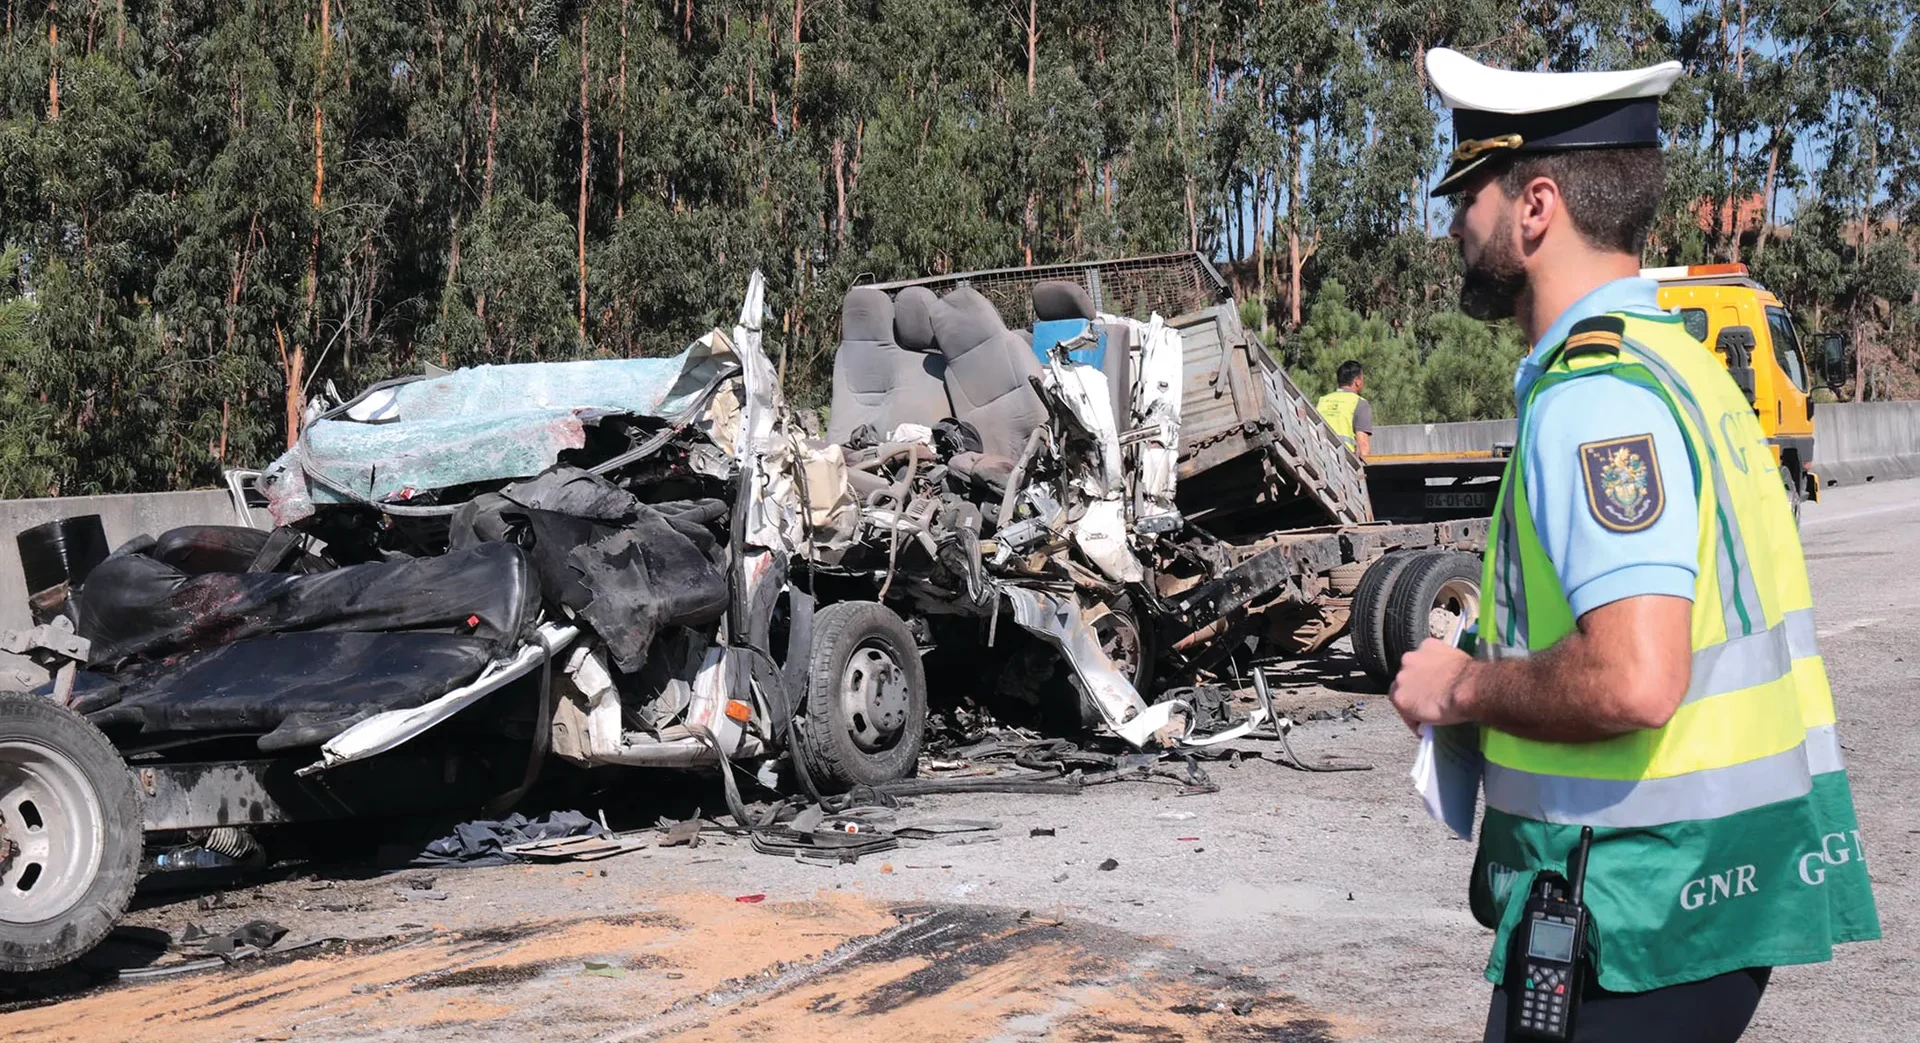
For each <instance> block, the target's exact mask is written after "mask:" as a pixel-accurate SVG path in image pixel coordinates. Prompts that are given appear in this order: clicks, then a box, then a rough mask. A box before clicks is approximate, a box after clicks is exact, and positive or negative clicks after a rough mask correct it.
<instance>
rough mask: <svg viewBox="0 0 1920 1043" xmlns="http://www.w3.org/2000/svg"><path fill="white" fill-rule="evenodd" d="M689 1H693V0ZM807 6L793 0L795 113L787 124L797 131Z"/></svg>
mask: <svg viewBox="0 0 1920 1043" xmlns="http://www.w3.org/2000/svg"><path fill="white" fill-rule="evenodd" d="M687 2H688V3H692V2H693V0H687ZM806 7H807V0H793V82H792V83H791V84H788V86H787V90H788V92H789V93H790V94H791V95H792V97H793V114H792V115H791V116H789V117H788V119H787V126H788V127H789V128H791V129H792V130H793V131H795V132H798V131H799V130H800V20H801V18H803V17H804V15H805V11H806ZM767 96H768V97H772V96H773V87H772V85H771V84H769V85H768V87H767ZM774 129H775V130H779V129H780V121H779V119H778V118H777V117H776V118H775V119H774Z"/></svg>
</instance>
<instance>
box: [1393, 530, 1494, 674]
mask: <svg viewBox="0 0 1920 1043" xmlns="http://www.w3.org/2000/svg"><path fill="white" fill-rule="evenodd" d="M1479 613H1480V559H1479V558H1476V557H1474V556H1473V555H1471V554H1462V553H1460V552H1459V551H1451V550H1448V551H1431V552H1428V553H1426V554H1423V555H1421V556H1419V557H1418V558H1416V559H1414V561H1412V562H1411V563H1410V564H1409V565H1408V566H1407V568H1406V570H1405V571H1403V572H1401V573H1400V575H1399V576H1398V577H1396V578H1395V579H1394V582H1393V584H1392V590H1391V591H1390V592H1389V593H1388V595H1387V615H1386V627H1385V637H1386V650H1387V662H1386V667H1387V677H1388V679H1389V680H1391V679H1392V677H1393V675H1394V674H1397V673H1399V672H1400V659H1401V657H1402V656H1405V655H1406V654H1407V653H1408V652H1411V651H1413V650H1414V649H1416V648H1419V647H1420V642H1422V641H1425V640H1426V639H1427V638H1429V637H1438V638H1442V639H1444V638H1445V637H1447V635H1448V634H1449V633H1450V632H1451V631H1452V629H1453V627H1454V625H1455V624H1456V622H1459V621H1460V619H1459V617H1465V618H1464V622H1465V624H1466V625H1469V626H1471V625H1472V624H1473V623H1474V622H1475V621H1477V619H1478V617H1479Z"/></svg>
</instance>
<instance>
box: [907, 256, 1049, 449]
mask: <svg viewBox="0 0 1920 1043" xmlns="http://www.w3.org/2000/svg"><path fill="white" fill-rule="evenodd" d="M904 295H905V294H904V293H903V294H902V296H904ZM932 312H933V334H934V340H935V342H936V343H938V344H939V346H940V353H941V354H942V355H944V356H945V357H946V360H947V397H948V398H950V399H952V401H953V414H954V416H955V417H957V418H958V419H959V420H960V421H961V422H962V423H967V424H971V425H973V427H974V429H975V430H977V431H978V432H980V443H981V447H982V449H983V451H984V452H985V454H986V455H987V456H998V457H1004V458H1005V459H1006V460H1008V461H1009V463H1011V462H1012V461H1014V460H1016V459H1018V457H1019V456H1020V453H1021V450H1023V449H1024V448H1025V447H1026V444H1027V436H1029V435H1030V434H1032V433H1033V431H1034V429H1036V428H1038V427H1041V426H1043V425H1044V424H1045V423H1046V422H1047V407H1046V403H1044V402H1043V401H1041V398H1040V393H1039V392H1038V391H1036V390H1035V389H1034V387H1033V384H1032V381H1034V380H1038V379H1040V378H1041V376H1042V374H1041V369H1040V360H1039V359H1038V358H1036V357H1035V356H1034V354H1033V349H1032V348H1030V347H1028V346H1027V343H1026V341H1024V340H1022V339H1020V337H1019V336H1018V335H1016V334H1015V333H1014V332H1013V331H1011V330H1009V329H1007V326H1006V323H1004V322H1002V321H1000V313H999V312H998V311H996V310H995V309H994V307H993V302H991V301H989V300H987V298H986V297H984V296H982V295H981V294H980V292H979V291H978V290H975V289H974V288H973V287H971V286H962V287H960V288H959V289H957V290H955V291H953V292H952V293H949V294H947V295H946V297H944V298H942V299H941V300H940V302H939V304H938V306H936V307H935V308H933V309H932Z"/></svg>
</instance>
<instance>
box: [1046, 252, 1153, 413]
mask: <svg viewBox="0 0 1920 1043" xmlns="http://www.w3.org/2000/svg"><path fill="white" fill-rule="evenodd" d="M1032 294H1033V316H1034V318H1035V319H1036V320H1038V321H1039V322H1041V323H1045V324H1048V325H1049V326H1051V327H1052V329H1051V330H1050V331H1049V333H1050V335H1049V336H1048V337H1046V338H1036V339H1044V340H1045V341H1046V342H1047V343H1049V344H1052V343H1057V342H1058V341H1060V340H1066V339H1070V338H1071V337H1073V336H1077V335H1078V334H1079V332H1081V331H1082V330H1085V329H1089V328H1091V329H1093V330H1094V331H1095V332H1097V333H1098V334H1099V335H1100V338H1101V341H1102V345H1103V348H1104V355H1103V357H1102V359H1101V361H1100V371H1101V372H1102V373H1104V374H1105V375H1106V378H1107V390H1108V392H1109V393H1110V395H1111V402H1112V404H1113V422H1114V427H1115V429H1116V432H1124V431H1126V430H1127V429H1128V428H1129V427H1131V426H1133V414H1132V411H1131V409H1130V408H1129V407H1130V404H1131V402H1132V399H1133V368H1132V364H1131V361H1130V359H1129V352H1130V351H1131V349H1132V331H1130V330H1129V329H1128V328H1127V327H1126V326H1124V325H1121V324H1120V323H1117V322H1098V321H1096V320H1095V312H1094V307H1093V298H1092V297H1089V296H1088V295H1087V291H1086V289H1085V288H1084V287H1082V286H1081V285H1080V284H1079V283H1077V282H1071V281H1068V280H1064V279H1043V280H1041V281H1040V282H1036V283H1034V284H1033V290H1032ZM1063 326H1065V327H1066V328H1065V329H1064V330H1063V329H1062V327H1063ZM1075 326H1077V327H1078V328H1074V327H1075Z"/></svg>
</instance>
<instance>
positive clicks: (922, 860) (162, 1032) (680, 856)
mask: <svg viewBox="0 0 1920 1043" xmlns="http://www.w3.org/2000/svg"><path fill="white" fill-rule="evenodd" d="M1826 495H1827V499H1826V501H1825V502H1823V503H1821V504H1818V505H1810V506H1809V507H1808V508H1807V510H1806V515H1805V519H1804V525H1803V529H1804V534H1805V540H1806V546H1807V552H1808V558H1809V563H1810V566H1811V569H1812V573H1813V582H1814V592H1815V611H1816V614H1817V620H1818V624H1817V625H1818V630H1819V636H1820V639H1821V642H1822V650H1823V652H1824V653H1825V655H1826V658H1827V664H1828V669H1829V671H1830V672H1831V674H1832V677H1833V681H1834V690H1835V696H1836V699H1837V701H1838V703H1839V708H1840V728H1841V736H1842V740H1843V746H1844V748H1845V750H1846V752H1847V757H1848V766H1849V770H1850V771H1851V773H1852V780H1853V786H1854V792H1855V796H1856V800H1857V802H1858V806H1859V811H1860V819H1861V829H1862V834H1863V837H1864V840H1865V847H1866V849H1867V852H1868V857H1869V859H1870V865H1871V873H1872V877H1873V880H1874V886H1875V890H1876V894H1877V897H1878V900H1879V906H1880V916H1881V921H1882V924H1883V928H1884V931H1885V935H1886V940H1885V941H1883V942H1880V943H1877V944H1870V945H1857V946H1850V947H1847V948H1845V949H1843V950H1841V951H1840V953H1839V955H1838V956H1837V958H1836V959H1835V960H1834V961H1833V962H1832V963H1829V964H1823V965H1818V966H1811V967H1794V968H1784V969H1782V970H1780V971H1779V972H1778V973H1776V974H1775V976H1774V979H1773V986H1772V988H1771V989H1770V990H1769V991H1768V993H1767V996H1766V998H1765V1000H1764V1002H1763V1003H1762V1005H1761V1007H1760V1012H1759V1015H1758V1018H1757V1020H1756V1022H1755V1024H1754V1026H1753V1027H1752V1029H1750V1031H1749V1032H1748V1035H1747V1038H1748V1039H1750V1040H1755V1041H1798V1040H1806V1039H1822V1040H1831V1041H1878V1040H1904V1039H1909V1038H1911V1037H1912V1027H1911V1026H1912V1020H1913V1017H1914V1015H1915V1013H1916V1010H1920V1003H1917V1002H1916V997H1917V996H1920V986H1916V984H1915V983H1916V982H1917V981H1920V962H1917V961H1916V959H1915V957H1914V955H1913V940H1914V937H1915V926H1916V924H1915V920H1916V909H1917V907H1920V906H1917V903H1916V899H1920V885H1916V881H1915V879H1914V876H1913V871H1912V863H1913V854H1914V848H1915V847H1916V844H1917V843H1920V815H1916V813H1915V812H1916V807H1915V802H1916V796H1915V794H1916V791H1920V778H1916V769H1915V765H1916V759H1917V758H1920V725H1917V724H1916V715H1915V713H1914V709H1913V703H1912V695H1913V693H1914V691H1915V689H1916V681H1920V640H1916V638H1920V564H1917V563H1920V482H1909V483H1902V484H1893V485H1879V486H1874V485H1869V486H1864V487H1859V488H1850V489H1835V490H1829V491H1828V492H1827V494H1826ZM1278 701H1279V703H1280V704H1281V705H1282V706H1284V707H1287V708H1290V709H1294V708H1297V709H1301V710H1305V711H1308V713H1309V714H1310V713H1311V711H1313V710H1315V709H1318V710H1322V711H1330V712H1326V713H1322V714H1321V715H1320V716H1321V717H1322V718H1323V719H1321V720H1309V721H1305V722H1304V723H1303V724H1302V725H1301V727H1300V728H1299V729H1297V730H1296V731H1295V732H1294V737H1293V745H1294V748H1295V749H1296V750H1297V751H1298V752H1299V754H1300V756H1302V757H1304V758H1306V759H1308V760H1309V761H1314V762H1321V761H1323V760H1328V759H1337V760H1338V761H1339V762H1340V763H1345V764H1354V763H1362V762H1365V763H1371V764H1373V765H1375V766H1376V768H1377V770H1373V771H1360V772H1340V773H1324V774H1323V773H1307V772H1302V771H1297V770H1291V769H1289V768H1286V767H1283V766H1281V764H1280V763H1278V762H1279V761H1280V760H1281V759H1282V758H1281V757H1280V754H1279V751H1278V750H1276V749H1274V748H1273V746H1272V744H1269V743H1262V742H1241V743H1236V744H1235V745H1236V747H1237V748H1240V749H1243V750H1246V751H1248V752H1249V753H1252V754H1257V755H1259V759H1251V760H1242V761H1239V762H1237V763H1235V764H1229V763H1222V762H1215V763H1213V764H1210V765H1208V766H1207V767H1208V771H1209V772H1210V773H1211V775H1212V778H1213V780H1214V781H1215V782H1216V783H1218V784H1219V787H1220V789H1219V792H1217V793H1211V794H1204V795H1184V794H1183V792H1182V788H1181V787H1180V786H1179V785H1178V784H1177V783H1175V782H1173V781H1171V780H1160V781H1158V782H1153V783H1131V782H1130V783H1121V784H1115V785H1109V786H1102V787H1096V788H1093V789H1090V790H1089V791H1087V792H1086V793H1084V794H1082V795H1080V796H1036V795H1025V796H1011V795H973V796H949V797H941V798H925V799H920V800H917V801H915V802H913V804H912V806H911V807H910V808H908V809H905V810H903V812H902V816H903V818H904V819H913V820H922V821H925V820H951V819H967V820H983V821H989V822H992V823H995V824H997V828H994V829H990V830H984V831H980V832H975V833H966V834H957V835H953V836H948V837H945V838H943V839H936V840H929V841H923V842H920V843H917V844H915V845H913V846H911V847H909V848H905V849H902V850H899V851H894V852H891V853H888V854H885V855H879V856H872V857H869V858H867V859H863V860H862V861H860V862H859V863H858V864H857V865H849V866H836V867H831V868H828V867H822V866H816V865H810V864H804V863H798V862H793V861H788V860H784V859H780V858H776V857H772V856H767V855H761V854H756V853H754V852H753V851H752V850H751V849H750V848H748V847H747V846H746V845H745V844H744V843H743V842H741V841H738V840H733V839H730V838H724V837H713V836H711V835H709V836H708V837H707V838H706V839H705V842H703V843H702V844H701V845H700V846H697V847H692V848H688V847H673V848H665V847H661V846H659V845H658V844H657V843H655V844H654V845H653V846H651V847H649V848H647V849H645V850H641V851H636V852H633V853H629V854H625V855H621V856H619V857H615V858H611V859H608V860H605V861H599V862H592V863H575V864H562V865H544V866H532V867H529V866H510V867H498V868H484V869H462V870H453V869H440V870H432V871H427V870H407V871H404V872H401V873H392V874H384V875H378V874H373V873H371V872H368V871H363V870H357V869H355V868H354V867H353V866H351V865H346V864H341V865H328V864H326V863H324V862H322V863H319V864H316V865H310V866H307V867H304V868H303V869H301V870H300V871H299V872H296V873H292V874H287V873H282V874H281V875H280V876H279V877H277V878H275V879H272V880H270V881H268V882H265V883H260V884H258V885H249V886H245V887H242V888H240V889H237V890H232V891H228V892H224V893H222V894H221V895H220V896H219V897H217V898H216V897H215V896H214V895H212V894H209V893H207V892H199V893H189V894H184V895H181V894H174V895H167V894H153V895H147V896H145V897H143V898H142V899H141V905H140V907H139V908H138V909H137V910H136V911H135V912H134V913H133V914H131V915H130V916H129V917H128V920H127V923H128V925H129V926H128V927H127V928H125V929H123V930H122V931H121V932H120V934H119V935H118V936H117V937H116V939H115V942H114V943H113V944H110V945H109V946H108V947H107V948H106V949H103V950H102V953H101V954H96V962H97V964H103V963H107V962H112V961H113V960H114V959H116V958H121V959H124V960H125V962H127V963H129V964H133V965H137V964H140V963H142V962H150V961H151V959H152V957H151V955H148V956H146V957H144V958H141V957H138V956H137V955H135V954H137V953H138V952H139V951H141V949H140V947H141V945H142V944H145V940H146V939H148V938H152V937H157V935H154V934H153V933H152V931H153V929H159V930H165V931H168V932H169V933H170V934H173V935H174V936H176V937H177V936H179V935H180V934H181V933H182V932H183V931H184V930H185V929H186V927H187V925H189V924H197V925H201V926H203V927H209V928H213V929H216V930H222V929H227V928H230V927H234V926H238V925H239V924H241V923H243V922H245V921H247V920H249V919H253V918H263V919H271V920H275V921H278V922H280V923H282V924H284V925H286V926H288V927H289V928H290V933H289V934H288V936H287V937H286V938H285V939H284V940H283V941H282V942H281V943H280V944H279V945H278V946H277V947H276V950H275V951H276V952H280V953H286V951H287V950H289V949H290V948H293V947H295V946H298V945H301V944H302V943H309V942H320V944H315V945H312V946H310V947H309V948H306V949H301V950H297V951H294V952H292V953H288V954H285V955H268V956H264V957H257V958H255V959H253V960H249V961H245V962H243V963H241V964H239V965H237V966H235V967H232V968H227V969H218V970H210V971H203V972H199V973H195V974H189V975H183V976H180V977H177V978H172V979H167V980H162V981H153V982H146V983H140V982H121V983H119V984H117V985H100V984H89V983H88V982H87V980H86V979H85V978H82V977H80V976H79V975H77V974H75V975H69V976H67V977H66V978H55V979H46V980H45V981H42V982H39V983H37V984H36V985H35V988H36V989H38V990H39V991H40V992H41V993H44V994H45V995H42V996H40V998H24V999H23V997H28V996H29V995H30V991H22V989H21V988H20V987H18V983H16V985H15V987H14V991H13V992H12V993H11V994H10V996H11V998H12V999H13V1000H14V1001H15V1002H13V1003H12V1004H11V1005H10V1006H6V1007H0V1009H4V1010H6V1011H7V1012H6V1013H4V1014H0V1035H4V1037H5V1038H7V1039H9V1040H14V1041H19V1043H27V1041H40V1040H115V1041H121V1040H126V1041H136V1040H156V1041H157V1040H178V1039H193V1040H196V1041H205V1043H217V1041H221V1040H335V1039H340V1040H399V1039H406V1040H409V1041H417V1043H429V1041H440V1040H463V1039H472V1038H476V1037H478V1036H481V1035H483V1034H484V1035H488V1036H492V1037H494V1038H498V1039H502V1040H505V1039H555V1040H608V1041H611V1040H656V1039H672V1040H736V1039H745V1040H752V1039H769V1040H772V1039H778V1040H782V1041H785V1040H808V1039H826V1038H832V1039H834V1040H836V1041H843V1043H859V1041H866V1040H873V1041H876V1043H878V1041H886V1043H894V1041H898V1040H905V1039H911V1040H916V1041H919V1040H925V1041H946V1040H953V1041H960V1040H993V1041H1015V1040H1040V1039H1047V1040H1069V1041H1082V1040H1083V1041H1093V1040H1142V1041H1145V1040H1152V1041H1170V1040H1189V1039H1191V1040H1202V1039H1206V1040H1293V1041H1301V1043H1308V1041H1324V1040H1377V1041H1383V1043H1384V1041H1392V1043H1421V1041H1457V1040H1476V1039H1478V1038H1479V1036H1480V1027H1481V1023H1482V1019H1483V1017H1484V1011H1485V1004H1486V998H1487V991H1488V986H1487V984H1486V983H1485V982H1484V981H1483V980H1482V979H1481V978H1480V969H1481V967H1482V966H1483V964H1484V961H1485V958H1486V956H1487V948H1488V944H1489V937H1490V936H1489V934H1488V933H1487V932H1486V931H1484V930H1482V929H1481V928H1480V927H1479V926H1478V925H1477V924H1475V923H1474V922H1473V920H1472V918H1471V917H1470V916H1469V914H1468V912H1467V908H1466V876H1467V872H1468V868H1469V866H1470V864H1471V861H1472V849H1471V847H1470V845H1468V844H1467V843H1465V842H1462V841H1459V840H1455V839H1453V838H1452V837H1451V836H1450V835H1449V834H1448V833H1447V832H1446V831H1445V830H1444V829H1442V828H1441V827H1440V826H1438V825H1436V824H1434V823H1431V822H1429V821H1428V820H1427V819H1426V818H1425V816H1424V815H1423V814H1422V813H1421V812H1420V810H1419V808H1418V807H1417V805H1416V804H1415V802H1414V798H1413V797H1412V795H1411V793H1410V791H1409V787H1408V780H1407V768H1408V765H1409V763H1410V759H1411V755H1412V752H1413V745H1412V741H1411V740H1410V739H1409V737H1408V736H1407V733H1406V731H1405V729H1404V728H1403V727H1402V726H1401V725H1400V723H1399V722H1398V720H1397V719H1396V718H1395V717H1394V716H1393V714H1392V712H1391V710H1390V709H1389V708H1388V707H1387V706H1386V704H1385V702H1384V700H1383V699H1382V698H1381V697H1380V696H1379V695H1378V694H1373V693H1369V692H1367V691H1366V690H1365V687H1364V684H1363V683H1362V682H1360V681H1359V680H1358V679H1357V678H1356V677H1355V675H1354V674H1353V673H1352V671H1351V663H1350V661H1349V660H1348V659H1347V658H1346V657H1345V654H1344V653H1336V655H1334V656H1333V657H1331V658H1330V659H1328V660H1325V661H1322V662H1320V663H1318V664H1313V665H1312V666H1311V667H1307V668H1302V669H1300V670H1296V671H1294V672H1293V673H1292V674H1290V675H1289V679H1288V680H1287V682H1286V683H1285V684H1284V686H1283V687H1282V690H1281V693H1280V696H1279V699H1278ZM1356 702H1358V703H1360V704H1361V705H1360V706H1359V707H1358V716H1357V717H1355V716H1354V715H1353V713H1352V712H1351V711H1349V712H1346V713H1342V712H1340V711H1341V710H1342V709H1344V708H1348V707H1350V706H1352V704H1354V703H1356ZM1327 717H1331V719H1324V718H1327ZM705 799H706V800H707V802H708V806H709V808H710V809H711V808H713V807H718V806H719V805H720V799H719V795H718V793H717V792H713V791H711V790H709V791H706V796H705ZM615 824H616V825H619V823H618V822H616V823H615ZM1048 830H1051V831H1052V832H1051V834H1047V833H1046V832H1045V831H1048ZM1036 831H1040V832H1039V835H1036ZM655 839H656V840H657V837H656V838H655ZM1109 861H1111V863H1112V865H1111V867H1109V868H1102V866H1103V865H1105V864H1106V863H1108V862H1109ZM423 885H425V886H427V888H428V889H427V890H415V888H416V887H420V886H423ZM756 896H763V897H756ZM743 898H744V899H748V900H747V901H741V900H740V899H743ZM323 939H340V940H339V941H326V942H322V941H321V940H323ZM116 953H118V954H120V955H119V956H116V955H115V954H116ZM8 996H9V994H8V993H6V992H4V991H0V998H6V997H8Z"/></svg>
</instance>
